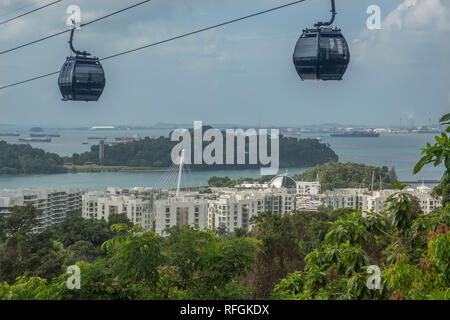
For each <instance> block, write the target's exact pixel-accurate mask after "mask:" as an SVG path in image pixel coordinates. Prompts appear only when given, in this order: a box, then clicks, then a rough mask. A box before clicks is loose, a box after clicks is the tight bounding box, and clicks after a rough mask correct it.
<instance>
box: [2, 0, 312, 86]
mask: <svg viewBox="0 0 450 320" xmlns="http://www.w3.org/2000/svg"><path fill="white" fill-rule="evenodd" d="M304 1H306V0H297V1H294V2H290V3H287V4H284V5H281V6H278V7H273V8H271V9H267V10H264V11H259V12H257V13H253V14H250V15H247V16H243V17H240V18H237V19H233V20H229V21H226V22H222V23H219V24H216V25H213V26H210V27H206V28H202V29H198V30H195V31H192V32H188V33H184V34H182V35H179V36H176V37H172V38H168V39H166V40H161V41H157V42H154V43H150V44H148V45H145V46H141V47H138V48H135V49H130V50H127V51H123V52H120V53H117V54H113V55H110V56H107V57H104V58H101V59H99V61H104V60H109V59H112V58H115V57H118V56H122V55H125V54H128V53H132V52H135V51H138V50H142V49H146V48H149V47H153V46H157V45H160V44H163V43H167V42H170V41H174V40H177V39H180V38H184V37H188V36H190V35H194V34H197V33H201V32H204V31H207V30H211V29H214V28H219V27H222V26H225V25H228V24H231V23H234V22H238V21H241V20H245V19H249V18H252V17H255V16H259V15H262V14H265V13H269V12H272V11H276V10H279V9H282V8H286V7H289V6H292V5H295V4H298V3H301V2H304ZM68 31H70V30H67V31H65V32H68ZM58 73H59V71H55V72H51V73H47V74H44V75H41V76H38V77H34V78H31V79H27V80H23V81H20V82H16V83H11V84H8V85H5V86H2V87H0V90H3V89H6V88H10V87H13V86H17V85H20V84H23V83H27V82H31V81H34V80H38V79H42V78H45V77H49V76H52V75H55V74H58Z"/></svg>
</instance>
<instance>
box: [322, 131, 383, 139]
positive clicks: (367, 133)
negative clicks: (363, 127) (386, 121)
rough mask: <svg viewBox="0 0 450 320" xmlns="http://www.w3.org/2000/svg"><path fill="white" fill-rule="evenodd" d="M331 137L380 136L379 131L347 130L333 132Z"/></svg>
mask: <svg viewBox="0 0 450 320" xmlns="http://www.w3.org/2000/svg"><path fill="white" fill-rule="evenodd" d="M330 136H331V137H339V138H341V137H345V138H377V137H379V136H380V134H379V133H376V132H371V131H347V132H340V133H332V134H330Z"/></svg>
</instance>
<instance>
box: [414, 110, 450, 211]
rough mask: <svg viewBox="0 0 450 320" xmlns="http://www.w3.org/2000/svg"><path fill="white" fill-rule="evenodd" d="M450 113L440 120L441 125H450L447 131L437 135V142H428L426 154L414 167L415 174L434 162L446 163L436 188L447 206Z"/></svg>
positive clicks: (424, 153)
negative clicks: (432, 143)
mask: <svg viewBox="0 0 450 320" xmlns="http://www.w3.org/2000/svg"><path fill="white" fill-rule="evenodd" d="M449 119H450V113H448V114H446V115H444V116H443V117H442V118H441V120H440V122H441V125H448V126H447V129H446V132H443V133H442V134H441V135H440V136H436V137H435V140H436V143H435V144H434V145H431V143H427V146H426V148H423V149H422V154H423V155H424V156H423V157H422V158H421V159H420V160H419V162H417V164H416V165H415V167H414V171H413V172H414V174H416V173H418V172H420V170H422V168H423V167H424V166H425V165H427V164H430V163H432V164H433V165H434V166H435V167H437V166H438V165H440V164H442V163H443V164H444V166H445V172H444V175H443V176H442V179H441V182H440V184H439V185H438V186H437V187H436V188H435V190H434V191H435V192H436V194H438V195H440V196H442V203H443V205H444V206H445V205H446V204H447V203H448V202H450V138H449V136H448V133H450V120H449Z"/></svg>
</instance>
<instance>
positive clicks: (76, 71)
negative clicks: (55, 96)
mask: <svg viewBox="0 0 450 320" xmlns="http://www.w3.org/2000/svg"><path fill="white" fill-rule="evenodd" d="M105 82H106V81H105V73H104V71H103V68H102V65H101V64H100V62H99V60H98V58H89V57H86V56H79V55H77V56H71V57H68V58H67V60H66V62H65V63H64V65H63V66H62V68H61V71H60V73H59V78H58V85H59V90H60V91H61V94H62V96H63V100H64V101H67V100H73V101H98V99H99V98H100V96H101V95H102V92H103V89H104V88H105Z"/></svg>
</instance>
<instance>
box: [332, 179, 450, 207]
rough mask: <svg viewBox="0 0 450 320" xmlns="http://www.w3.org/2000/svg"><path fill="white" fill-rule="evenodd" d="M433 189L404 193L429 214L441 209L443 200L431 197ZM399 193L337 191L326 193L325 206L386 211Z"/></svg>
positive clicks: (427, 188) (360, 190) (386, 191)
mask: <svg viewBox="0 0 450 320" xmlns="http://www.w3.org/2000/svg"><path fill="white" fill-rule="evenodd" d="M431 191H432V189H431V188H429V187H427V186H425V185H422V186H419V187H417V188H407V189H405V190H404V192H406V193H409V194H411V195H413V196H415V197H417V198H418V199H419V204H420V208H421V210H422V211H423V212H424V213H425V214H428V213H430V212H432V211H433V210H434V209H436V208H438V207H440V206H441V205H442V204H441V199H440V198H434V197H433V196H432V195H431ZM396 192H398V190H392V189H386V190H379V191H369V190H368V189H336V190H334V191H326V192H325V200H324V205H325V206H327V207H331V208H333V209H339V208H353V209H355V210H359V209H361V210H363V211H370V210H372V209H373V210H374V211H375V212H382V211H385V210H386V209H387V208H388V206H389V204H388V203H387V199H388V198H389V197H390V196H391V195H393V194H394V193H396Z"/></svg>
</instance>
